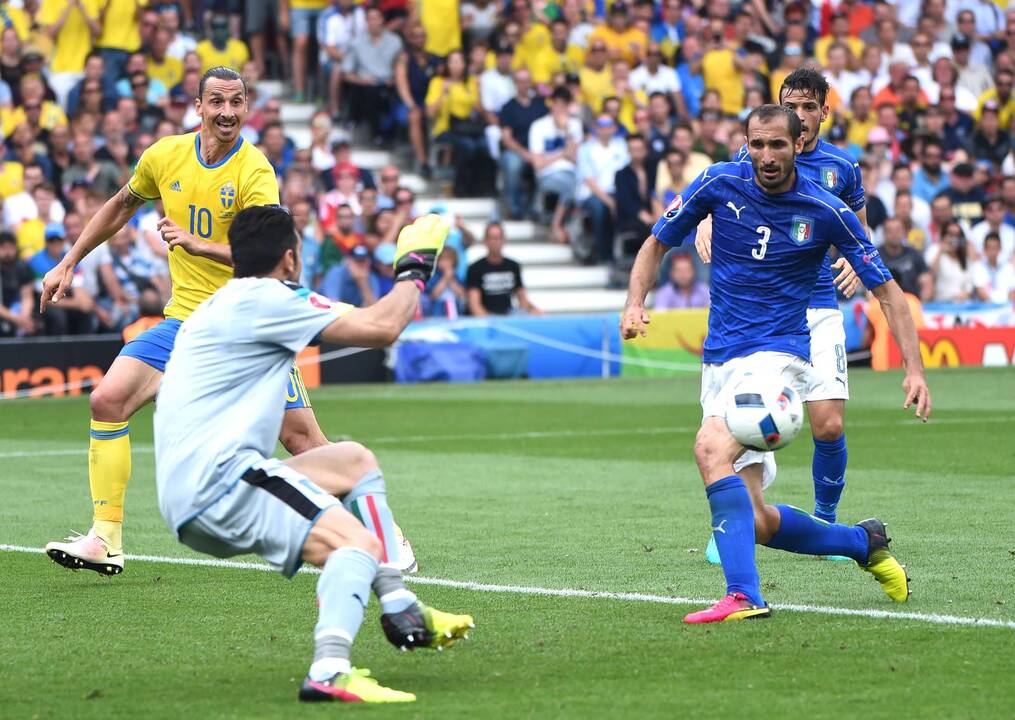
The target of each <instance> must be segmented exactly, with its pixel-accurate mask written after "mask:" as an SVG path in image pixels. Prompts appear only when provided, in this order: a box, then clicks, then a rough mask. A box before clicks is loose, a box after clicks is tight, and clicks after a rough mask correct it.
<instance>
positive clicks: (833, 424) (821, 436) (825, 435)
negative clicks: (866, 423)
mask: <svg viewBox="0 0 1015 720" xmlns="http://www.w3.org/2000/svg"><path fill="white" fill-rule="evenodd" d="M843 430H844V427H843V423H842V416H841V415H833V414H828V415H826V416H825V417H822V418H821V419H820V421H819V422H817V423H814V422H813V421H812V427H811V432H812V433H813V434H814V437H815V438H816V439H818V440H824V441H826V442H831V441H832V440H838V439H839V438H840V437H842V433H843Z"/></svg>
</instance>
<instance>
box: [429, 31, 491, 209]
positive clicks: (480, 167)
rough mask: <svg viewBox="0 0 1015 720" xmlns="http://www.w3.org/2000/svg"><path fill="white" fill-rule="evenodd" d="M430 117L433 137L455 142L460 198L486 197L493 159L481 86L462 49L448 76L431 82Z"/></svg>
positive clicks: (449, 63) (449, 65) (450, 59)
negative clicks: (468, 65)
mask: <svg viewBox="0 0 1015 720" xmlns="http://www.w3.org/2000/svg"><path fill="white" fill-rule="evenodd" d="M425 103H426V114H427V115H428V116H429V117H430V118H431V121H432V122H433V131H432V132H433V136H434V137H435V138H439V139H441V140H446V141H447V142H450V143H451V146H452V148H453V150H454V166H455V183H454V194H455V195H456V196H457V197H462V196H474V195H482V194H483V192H484V190H485V188H484V184H489V180H490V165H491V161H490V157H489V155H488V154H487V151H486V138H485V136H484V123H483V120H482V107H481V106H480V102H479V84H478V83H477V81H476V78H475V77H470V76H469V73H468V70H467V67H466V64H465V56H464V55H463V54H462V51H461V50H453V51H452V52H451V54H450V55H448V58H447V63H446V75H444V76H440V75H438V76H436V77H433V78H431V79H430V86H429V87H428V88H427V91H426V100H425Z"/></svg>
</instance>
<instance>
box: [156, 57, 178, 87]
mask: <svg viewBox="0 0 1015 720" xmlns="http://www.w3.org/2000/svg"><path fill="white" fill-rule="evenodd" d="M148 77H149V79H152V80H158V81H159V82H160V83H162V86H163V87H164V88H165V89H166V90H172V89H173V88H174V87H175V86H176V85H177V84H179V83H180V82H182V81H183V63H182V62H181V61H180V60H178V59H177V58H174V57H172V56H171V55H166V56H165V57H164V58H163V59H162V62H159V61H158V60H156V59H155V58H153V57H152V56H151V55H149V56H148Z"/></svg>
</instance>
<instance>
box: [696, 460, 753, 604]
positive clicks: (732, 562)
mask: <svg viewBox="0 0 1015 720" xmlns="http://www.w3.org/2000/svg"><path fill="white" fill-rule="evenodd" d="M705 493H706V494H707V495H708V504H709V507H711V508H712V535H713V537H715V544H716V547H718V548H719V557H720V558H721V559H722V572H723V575H725V576H726V592H727V593H731V592H740V593H743V594H744V595H746V596H747V597H748V598H749V599H750V601H751V602H752V603H754V604H755V605H758V606H763V605H764V604H765V601H764V600H763V599H762V597H761V584H760V582H759V580H758V567H757V565H756V564H755V562H754V508H752V507H751V496H750V495H749V494H748V493H747V488H746V487H745V486H744V481H743V480H741V479H740V478H739V477H737V476H736V475H729V476H727V477H724V478H723V479H722V480H720V481H718V482H715V483H712V484H711V485H709V486H708V487H707V488H705Z"/></svg>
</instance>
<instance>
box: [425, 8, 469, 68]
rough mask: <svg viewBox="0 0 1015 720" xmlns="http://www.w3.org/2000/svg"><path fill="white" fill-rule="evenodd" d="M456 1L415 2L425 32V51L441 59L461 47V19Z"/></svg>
mask: <svg viewBox="0 0 1015 720" xmlns="http://www.w3.org/2000/svg"><path fill="white" fill-rule="evenodd" d="M458 6H459V3H458V1H457V0H416V12H417V13H418V14H419V21H420V22H421V23H423V28H424V29H425V30H426V51H427V52H428V53H430V54H431V55H436V56H437V57H440V58H443V57H447V56H448V55H449V54H450V53H451V52H453V51H455V50H458V49H460V48H461V47H462V18H461V15H460V13H459V11H458Z"/></svg>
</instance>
